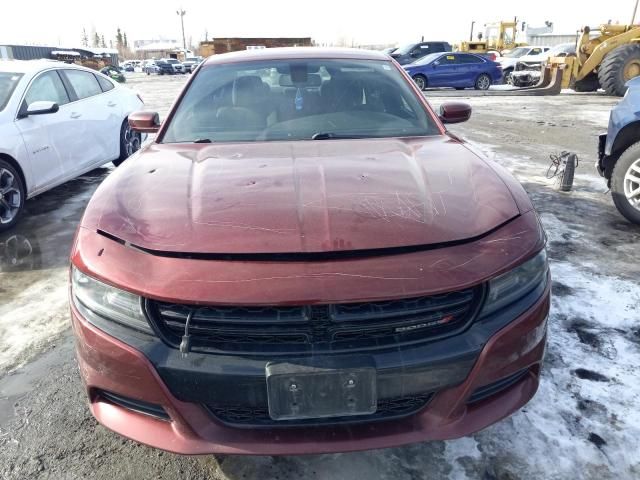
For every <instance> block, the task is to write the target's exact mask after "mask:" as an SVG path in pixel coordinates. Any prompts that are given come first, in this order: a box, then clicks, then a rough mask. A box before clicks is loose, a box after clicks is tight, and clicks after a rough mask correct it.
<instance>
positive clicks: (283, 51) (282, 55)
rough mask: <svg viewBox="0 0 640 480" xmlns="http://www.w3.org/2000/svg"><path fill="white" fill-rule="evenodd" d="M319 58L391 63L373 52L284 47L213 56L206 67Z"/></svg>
mask: <svg viewBox="0 0 640 480" xmlns="http://www.w3.org/2000/svg"><path fill="white" fill-rule="evenodd" d="M319 58H332V59H338V60H339V59H349V60H384V61H387V62H389V61H391V59H390V58H389V56H388V55H386V54H384V53H382V52H377V51H373V50H361V49H357V48H324V47H323V48H320V47H282V48H261V49H255V50H241V51H238V52H231V53H222V54H219V55H213V56H211V57H209V58H208V59H207V60H206V62H205V65H215V64H221V63H238V62H252V61H256V60H290V59H291V60H292V59H319Z"/></svg>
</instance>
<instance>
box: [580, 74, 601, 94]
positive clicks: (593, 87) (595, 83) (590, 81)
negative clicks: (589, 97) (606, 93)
mask: <svg viewBox="0 0 640 480" xmlns="http://www.w3.org/2000/svg"><path fill="white" fill-rule="evenodd" d="M599 88H600V80H598V75H596V74H595V73H590V74H589V75H587V76H586V77H584V78H583V79H582V80H577V81H576V83H575V85H574V86H573V89H574V90H575V91H576V92H596V91H598V89H599Z"/></svg>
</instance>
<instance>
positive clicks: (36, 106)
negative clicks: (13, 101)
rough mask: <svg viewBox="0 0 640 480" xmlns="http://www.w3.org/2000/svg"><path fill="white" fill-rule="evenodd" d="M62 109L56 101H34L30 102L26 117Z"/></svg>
mask: <svg viewBox="0 0 640 480" xmlns="http://www.w3.org/2000/svg"><path fill="white" fill-rule="evenodd" d="M58 110H60V107H59V106H58V104H57V103H56V102H45V101H41V102H33V103H30V104H29V106H28V107H27V111H26V112H25V115H24V116H25V117H29V116H31V115H47V114H49V113H56V112H57V111H58Z"/></svg>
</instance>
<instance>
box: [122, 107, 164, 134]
mask: <svg viewBox="0 0 640 480" xmlns="http://www.w3.org/2000/svg"><path fill="white" fill-rule="evenodd" d="M129 125H130V126H131V128H132V129H133V130H135V131H136V132H144V133H156V132H157V131H158V130H160V115H158V113H157V112H146V111H142V112H133V113H132V114H130V115H129Z"/></svg>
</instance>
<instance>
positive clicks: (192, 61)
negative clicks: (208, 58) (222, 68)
mask: <svg viewBox="0 0 640 480" xmlns="http://www.w3.org/2000/svg"><path fill="white" fill-rule="evenodd" d="M201 63H202V57H187V58H185V59H184V62H182V66H183V67H184V71H185V72H189V73H193V72H194V71H195V69H196V68H198V65H200V64H201Z"/></svg>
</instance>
